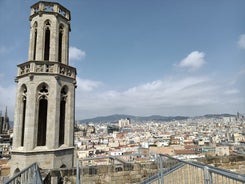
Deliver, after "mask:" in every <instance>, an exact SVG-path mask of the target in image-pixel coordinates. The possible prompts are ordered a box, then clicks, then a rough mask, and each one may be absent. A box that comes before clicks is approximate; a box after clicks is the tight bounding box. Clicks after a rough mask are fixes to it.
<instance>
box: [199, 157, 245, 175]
mask: <svg viewBox="0 0 245 184" xmlns="http://www.w3.org/2000/svg"><path fill="white" fill-rule="evenodd" d="M198 162H202V163H205V164H209V165H212V166H214V167H218V168H222V169H226V170H230V171H233V172H236V173H239V174H245V156H226V157H205V158H201V159H198Z"/></svg>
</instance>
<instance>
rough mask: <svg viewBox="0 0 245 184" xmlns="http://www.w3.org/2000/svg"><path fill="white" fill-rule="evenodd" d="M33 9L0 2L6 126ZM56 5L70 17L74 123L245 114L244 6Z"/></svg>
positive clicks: (0, 79)
mask: <svg viewBox="0 0 245 184" xmlns="http://www.w3.org/2000/svg"><path fill="white" fill-rule="evenodd" d="M35 2H37V1H33V0H31V1H27V0H24V1H13V0H2V1H1V2H0V23H1V25H3V26H2V30H1V32H2V34H1V35H0V57H1V61H2V65H1V67H0V94H1V97H0V110H4V109H5V106H8V113H9V116H10V118H11V120H12V119H13V113H14V104H15V92H16V91H15V86H16V84H15V82H14V78H15V76H16V73H17V67H16V65H17V64H20V63H22V62H24V61H27V55H28V47H29V31H30V30H29V27H30V25H29V24H30V23H29V20H28V18H29V15H30V6H31V5H32V4H34V3H35ZM59 3H60V4H62V5H63V6H65V7H66V8H68V9H69V10H70V11H71V18H72V19H71V32H70V65H71V66H74V67H76V68H77V72H78V77H77V83H78V87H77V89H76V119H85V118H92V117H96V116H103V115H109V114H131V115H141V116H142V115H145V116H147V115H153V114H159V115H170V116H172V115H186V116H195V115H203V114H208V113H233V114H235V113H236V112H241V113H244V112H245V98H244V92H245V88H244V87H245V86H244V78H245V64H244V61H243V59H244V56H245V25H244V23H243V22H244V18H245V12H244V11H243V6H244V5H245V2H243V1H236V2H235V3H234V2H230V1H215V2H213V1H205V2H202V1H194V0H193V1H191V0H189V1H185V2H178V3H177V1H171V2H170V1H160V0H156V1H154V2H149V1H146V0H141V1H140V0H135V1H129V0H126V1H112V0H106V1H103V2H102V1H96V0H95V1H79V2H78V1H75V0H71V1H69V2H67V1H64V0H62V1H59ZM9 10H11V11H9Z"/></svg>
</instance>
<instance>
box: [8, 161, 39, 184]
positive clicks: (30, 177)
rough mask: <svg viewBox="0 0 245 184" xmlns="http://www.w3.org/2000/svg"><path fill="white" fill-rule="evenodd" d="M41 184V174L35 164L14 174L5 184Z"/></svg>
mask: <svg viewBox="0 0 245 184" xmlns="http://www.w3.org/2000/svg"><path fill="white" fill-rule="evenodd" d="M22 183H23V184H43V182H42V177H41V173H40V170H39V167H38V165H37V163H33V164H32V165H30V166H29V167H27V168H25V169H23V170H22V171H20V172H18V173H17V174H15V175H14V176H13V177H11V178H10V179H9V180H7V181H6V182H5V184H22Z"/></svg>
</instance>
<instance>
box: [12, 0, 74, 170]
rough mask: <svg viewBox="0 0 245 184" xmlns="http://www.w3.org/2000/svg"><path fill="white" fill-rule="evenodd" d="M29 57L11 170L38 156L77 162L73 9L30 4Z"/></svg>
mask: <svg viewBox="0 0 245 184" xmlns="http://www.w3.org/2000/svg"><path fill="white" fill-rule="evenodd" d="M29 20H30V43H29V54H28V61H27V62H24V63H22V64H20V65H18V73H17V77H16V83H17V91H16V106H15V115H14V136H13V150H12V158H11V174H13V173H15V172H17V171H19V170H22V169H24V168H25V167H28V166H29V165H31V164H32V163H34V162H37V163H38V164H39V167H40V168H41V169H58V168H64V167H66V168H71V167H73V157H74V156H73V155H74V147H73V136H74V133H73V132H74V122H75V114H74V109H75V88H76V69H75V68H73V67H71V66H69V32H70V20H71V17H70V11H69V10H67V9H66V8H65V7H63V6H62V5H60V4H59V3H56V2H45V1H40V2H38V3H36V4H34V5H33V6H31V15H30V18H29Z"/></svg>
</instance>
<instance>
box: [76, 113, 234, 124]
mask: <svg viewBox="0 0 245 184" xmlns="http://www.w3.org/2000/svg"><path fill="white" fill-rule="evenodd" d="M234 116H235V115H232V114H206V115H203V116H196V117H192V118H201V117H203V118H222V117H234ZM126 118H130V119H131V120H133V121H142V122H143V121H173V120H186V119H188V118H191V117H188V116H160V115H152V116H132V115H126V114H113V115H109V116H99V117H96V118H90V119H83V120H78V122H79V123H90V122H93V123H105V122H116V121H118V120H120V119H126Z"/></svg>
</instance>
